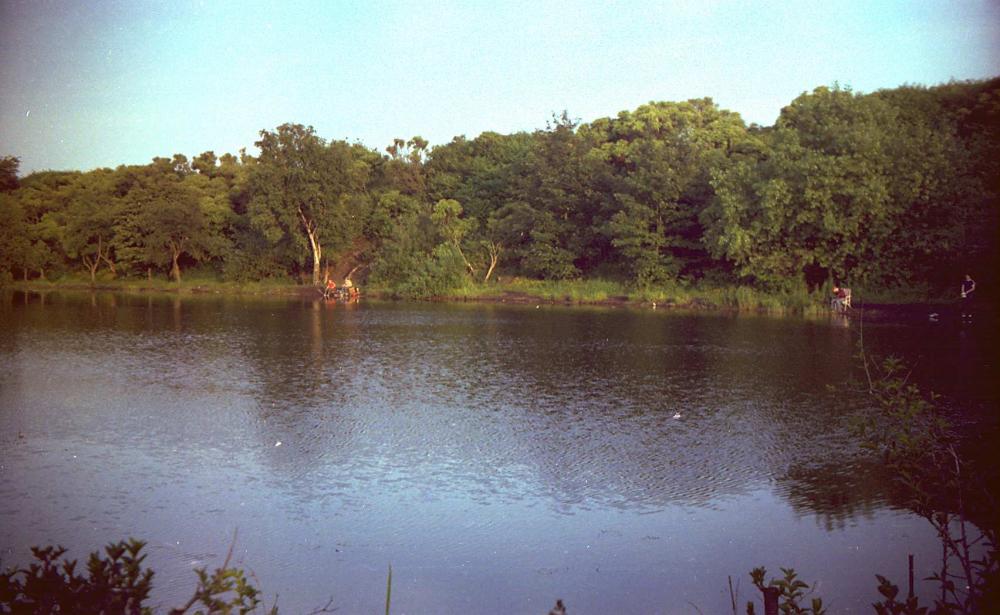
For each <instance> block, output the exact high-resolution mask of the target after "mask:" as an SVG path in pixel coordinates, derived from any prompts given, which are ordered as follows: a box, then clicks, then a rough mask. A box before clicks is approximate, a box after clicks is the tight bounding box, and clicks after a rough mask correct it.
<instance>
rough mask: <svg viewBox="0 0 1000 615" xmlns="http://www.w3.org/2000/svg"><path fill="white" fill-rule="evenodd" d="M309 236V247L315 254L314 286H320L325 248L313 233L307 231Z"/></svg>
mask: <svg viewBox="0 0 1000 615" xmlns="http://www.w3.org/2000/svg"><path fill="white" fill-rule="evenodd" d="M307 233H308V235H309V246H310V247H311V248H312V254H313V277H312V283H313V285H318V284H319V283H320V269H321V264H322V259H323V246H321V245H320V243H319V239H317V237H316V235H315V234H314V233H313V232H312V231H307Z"/></svg>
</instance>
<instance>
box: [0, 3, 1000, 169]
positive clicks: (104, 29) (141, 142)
mask: <svg viewBox="0 0 1000 615" xmlns="http://www.w3.org/2000/svg"><path fill="white" fill-rule="evenodd" d="M998 74H1000V1H998V0H898V1H897V0H857V1H855V0H843V1H838V0H821V1H815V2H814V1H811V0H785V1H777V0H776V1H757V2H750V1H746V2H743V1H736V0H732V1H729V0H726V1H723V0H719V1H713V0H691V1H687V0H676V1H666V0H663V1H660V2H596V1H591V2H587V1H577V2H556V1H547V0H534V1H527V2H515V1H506V2H505V1H502V0H480V1H468V2H446V1H440V0H431V1H426V0H424V1H413V2H404V1H402V0H399V1H387V2H377V1H371V0H368V1H359V2H352V1H347V0H342V1H338V0H328V1H321V2H294V1H286V0H276V1H267V2H252V1H249V0H236V1H223V0H219V1H213V0H205V1H203V2H202V1H197V0H170V1H166V0H164V1H145V0H127V1H115V0H25V1H22V0H0V155H15V156H18V157H20V158H21V161H22V163H21V171H22V174H23V173H26V172H31V171H35V170H42V169H79V170H89V169H93V168H96V167H101V166H112V167H113V166H117V165H118V164H142V163H146V162H148V161H149V160H150V159H152V158H153V157H154V156H171V155H172V154H174V153H183V154H186V155H188V156H194V155H197V154H198V153H200V152H203V151H205V150H210V149H211V150H214V151H215V152H216V154H222V153H224V152H232V153H236V152H237V151H238V150H239V148H241V147H247V148H248V150H249V151H253V142H254V141H255V140H257V138H258V133H259V131H260V130H262V129H273V128H275V127H276V126H278V125H280V124H282V123H284V122H295V123H300V124H306V125H312V126H314V127H315V128H316V131H317V133H318V134H319V135H320V136H322V137H324V138H327V139H347V140H349V141H360V142H362V143H364V144H365V145H367V146H369V147H373V148H378V149H382V148H384V147H385V146H386V145H388V144H389V143H390V142H391V140H392V139H393V137H404V138H408V137H411V136H413V135H421V136H423V137H424V138H426V139H429V140H430V142H431V144H432V145H434V144H440V143H445V142H447V141H450V140H451V139H452V137H455V136H457V135H466V136H468V137H470V138H471V137H475V136H476V135H478V134H479V133H481V132H483V131H487V130H493V131H497V132H501V133H510V132H516V131H520V130H527V131H530V130H535V129H539V128H544V127H545V123H546V121H547V120H548V119H549V118H550V117H551V115H552V114H553V113H559V112H561V111H562V110H564V109H565V110H567V111H568V112H569V114H570V116H571V117H574V118H579V119H580V120H582V121H584V122H589V121H592V120H594V119H596V118H599V117H607V116H613V115H615V114H617V113H618V112H619V111H622V110H626V109H634V108H636V107H638V106H639V105H641V104H644V103H646V102H649V101H652V100H668V101H676V100H686V99H689V98H700V97H703V96H709V97H712V98H713V99H714V100H715V101H716V102H717V103H718V104H719V105H720V106H721V107H723V108H726V109H730V110H732V111H736V112H738V113H740V114H741V115H742V116H743V118H744V119H745V120H746V121H747V122H748V123H749V122H756V123H758V124H764V125H770V124H772V123H774V121H775V119H776V118H777V117H778V113H779V112H780V110H781V108H782V107H783V106H784V105H787V104H788V103H789V102H791V101H792V100H793V99H794V98H795V97H796V96H798V95H799V94H801V93H802V92H805V91H809V90H812V89H813V88H815V87H817V86H820V85H830V84H832V83H834V82H835V81H836V82H839V83H840V84H842V85H846V86H850V87H852V88H853V89H854V90H856V91H861V92H871V91H874V90H877V89H880V88H891V87H896V86H899V85H902V84H904V83H908V84H923V85H934V84H938V83H943V82H947V81H948V80H950V79H958V80H965V79H982V78H987V77H992V76H996V75H998Z"/></svg>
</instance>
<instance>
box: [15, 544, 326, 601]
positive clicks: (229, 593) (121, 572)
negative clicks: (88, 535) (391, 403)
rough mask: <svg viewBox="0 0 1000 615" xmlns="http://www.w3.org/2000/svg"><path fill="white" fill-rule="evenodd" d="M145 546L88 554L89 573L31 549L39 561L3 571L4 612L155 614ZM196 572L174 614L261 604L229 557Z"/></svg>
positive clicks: (49, 551) (60, 551)
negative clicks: (193, 583) (145, 566)
mask: <svg viewBox="0 0 1000 615" xmlns="http://www.w3.org/2000/svg"><path fill="white" fill-rule="evenodd" d="M145 545H146V543H144V542H143V541H141V540H134V539H130V540H128V541H121V542H117V543H112V544H109V545H108V546H106V547H105V548H104V555H101V554H99V553H96V552H95V553H91V554H90V557H89V558H88V559H87V569H86V572H85V573H83V572H78V571H77V562H76V560H69V559H63V560H61V561H60V558H61V557H62V556H63V555H64V554H65V553H66V549H64V548H62V547H51V546H50V547H44V548H39V547H33V548H32V549H31V551H32V553H33V554H34V556H35V559H36V560H37V562H35V563H32V564H30V565H29V566H28V567H27V568H21V569H12V570H7V571H4V572H2V573H0V613H14V614H19V613H37V614H39V615H41V614H48V613H104V614H106V615H116V614H121V615H140V614H143V615H144V614H149V613H152V612H153V610H152V609H151V608H150V607H149V606H147V605H145V604H144V603H145V602H146V600H147V599H148V598H149V593H150V591H151V590H152V587H153V571H152V570H149V569H143V561H144V560H145V559H146V555H145V554H144V553H142V549H143V547H145ZM231 555H232V553H230V556H231ZM195 573H196V574H197V576H198V586H197V588H196V589H195V591H194V594H193V595H192V596H191V599H190V600H188V602H187V604H185V605H183V606H181V607H178V608H175V609H171V610H170V611H169V612H170V615H183V614H184V613H187V612H189V611H191V609H195V611H194V612H196V613H206V614H207V613H214V614H220V615H221V614H227V615H228V614H232V613H240V614H244V613H250V612H252V611H255V610H256V609H257V607H258V606H260V592H259V591H258V590H257V588H255V587H254V586H253V585H252V584H250V583H249V582H248V581H247V578H246V575H245V574H244V572H243V571H242V570H240V569H238V568H231V567H230V566H229V558H228V557H227V558H226V562H225V563H224V564H223V566H222V567H221V568H217V569H216V570H215V571H214V572H212V573H209V572H208V571H207V570H206V569H204V568H200V569H197V570H195ZM277 612H278V609H277V607H273V608H272V609H270V610H269V611H268V613H269V614H270V615H275V614H276V613H277ZM322 612H325V609H324V610H323V611H322Z"/></svg>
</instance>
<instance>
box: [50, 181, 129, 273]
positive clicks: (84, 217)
mask: <svg viewBox="0 0 1000 615" xmlns="http://www.w3.org/2000/svg"><path fill="white" fill-rule="evenodd" d="M114 188H115V185H114V173H113V172H112V171H109V170H107V169H101V170H98V171H92V172H90V173H87V174H84V175H81V176H80V177H79V178H78V179H77V181H75V182H74V183H73V184H72V185H71V186H70V187H69V191H70V198H69V202H68V204H67V206H66V210H65V211H64V212H63V214H62V219H63V221H64V223H65V226H64V228H63V231H62V233H61V235H62V242H63V247H64V249H65V250H66V255H67V256H69V257H70V258H79V259H80V261H81V262H82V263H83V265H84V267H85V268H86V269H87V271H88V272H89V273H90V281H91V283H93V282H95V281H96V279H97V270H98V268H99V267H100V266H101V265H102V264H104V265H105V266H107V268H108V270H109V271H110V272H111V274H112V275H114V274H116V273H117V270H116V267H115V259H114V252H113V245H114V230H115V220H116V218H117V216H118V201H117V199H116V198H115V195H114Z"/></svg>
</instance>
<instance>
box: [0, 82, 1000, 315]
mask: <svg viewBox="0 0 1000 615" xmlns="http://www.w3.org/2000/svg"><path fill="white" fill-rule="evenodd" d="M998 127H1000V78H993V79H990V80H984V81H967V82H953V83H949V84H945V85H939V86H934V87H923V86H903V87H899V88H895V89H890V90H880V91H877V92H874V93H871V94H858V93H855V92H853V91H851V90H850V89H848V88H842V87H840V86H838V85H836V84H835V85H834V86H832V87H819V88H816V89H815V90H813V91H812V92H810V93H804V94H802V95H801V96H799V97H798V98H796V99H795V100H794V101H792V102H791V103H790V104H789V105H788V106H787V107H785V108H784V109H783V110H782V112H781V115H780V117H779V118H778V120H777V121H776V122H775V124H774V126H770V127H761V126H757V125H750V126H747V125H746V124H745V122H744V121H743V120H742V119H741V118H740V116H739V114H737V113H734V112H731V111H727V110H724V109H720V108H719V107H718V105H716V104H715V103H714V102H713V101H712V100H711V99H709V98H702V99H693V100H688V101H685V102H651V103H649V104H645V105H642V106H640V107H638V108H637V109H635V110H634V111H622V112H620V113H619V114H618V115H617V116H615V117H608V118H600V119H597V120H594V121H593V122H590V123H588V124H581V123H579V122H578V121H575V120H573V119H571V118H570V117H569V115H568V114H567V113H565V112H564V113H563V114H562V115H560V116H556V117H553V118H552V121H551V122H549V123H548V125H547V126H546V128H545V129H544V130H537V131H534V132H530V133H529V132H518V133H514V134H509V135H503V134H499V133H495V132H484V133H482V134H480V135H479V136H477V137H476V138H474V139H467V138H466V137H464V136H462V137H455V138H454V139H453V140H452V141H451V142H449V143H446V144H443V145H439V146H436V147H433V148H429V146H428V142H427V141H426V140H424V139H421V138H420V137H413V138H412V139H408V140H404V139H396V140H394V142H393V143H392V144H391V145H389V146H388V147H387V148H386V149H385V152H384V153H380V152H378V151H375V150H372V149H368V148H366V147H365V146H363V145H361V144H358V143H353V144H352V143H347V142H346V141H341V140H333V141H327V140H325V139H323V138H321V137H320V136H318V135H317V134H316V133H315V131H314V130H313V129H312V128H311V127H306V126H302V125H299V124H284V125H282V126H279V127H277V128H276V129H274V130H263V131H261V132H260V140H258V141H257V142H256V143H255V145H256V146H257V147H258V149H259V151H260V153H259V155H257V156H251V155H248V154H247V153H246V152H245V150H244V151H241V152H240V154H239V156H234V155H232V154H224V155H222V156H219V157H217V156H216V155H215V154H214V152H211V151H208V152H204V153H202V154H199V155H198V156H196V157H194V158H193V159H188V158H187V157H186V156H185V155H183V154H175V155H173V156H172V157H171V158H165V157H157V158H154V159H153V160H152V162H150V163H149V164H146V165H129V166H125V165H123V166H119V167H118V168H116V169H113V170H112V169H96V170H93V171H89V172H79V171H42V172H36V173H32V174H30V175H28V176H26V177H23V178H20V177H18V162H19V161H18V159H17V158H15V157H13V156H7V157H4V158H0V278H3V279H8V280H9V279H11V278H14V277H20V278H22V279H32V278H42V279H46V278H47V277H52V276H60V275H64V274H66V273H69V272H79V271H83V272H86V274H87V275H88V276H89V278H90V280H91V281H92V282H96V281H97V280H98V279H99V278H100V279H106V278H110V277H137V276H149V277H152V276H153V275H158V276H162V275H168V276H169V277H170V278H172V279H174V280H176V281H180V280H181V279H182V276H183V272H184V271H187V270H190V269H192V268H196V269H198V270H199V271H201V272H203V273H204V272H206V271H208V272H211V273H212V274H213V275H216V276H218V277H220V278H222V279H226V280H234V281H249V280H263V279H268V278H287V277H293V278H296V279H298V280H300V281H303V282H311V283H313V284H318V283H320V282H321V281H322V279H323V278H325V277H326V276H329V275H331V274H333V275H340V276H343V275H344V274H345V272H346V271H348V270H354V269H358V271H359V275H360V276H362V277H366V278H368V280H370V281H371V282H374V283H377V284H379V285H381V286H384V287H386V288H389V289H391V290H393V291H394V292H396V293H397V294H399V295H402V296H428V295H433V294H436V293H440V292H443V291H445V290H447V289H448V288H453V287H456V286H459V285H461V284H463V283H465V282H466V281H468V280H470V279H471V280H474V281H477V282H488V281H490V280H492V279H495V276H496V275H497V274H498V272H503V273H504V274H508V275H518V276H529V277H534V278H540V279H572V278H581V277H583V278H586V277H607V278H615V279H622V280H628V281H630V282H631V283H634V284H635V285H636V286H638V287H650V286H656V285H660V284H668V283H677V282H680V283H691V282H703V283H710V284H747V285H751V286H755V287H758V288H763V289H772V290H775V289H776V290H786V289H792V288H802V287H803V286H805V287H808V288H814V287H817V286H820V285H823V284H825V283H827V282H828V281H833V282H836V283H846V284H862V285H867V286H869V287H871V286H875V285H879V286H884V287H890V288H899V287H908V286H913V285H919V286H921V287H928V288H944V287H947V286H949V285H953V284H954V283H957V282H955V280H957V279H959V276H960V275H961V274H963V273H966V272H970V273H973V274H976V273H977V272H983V273H984V274H985V273H986V272H987V271H990V272H992V269H991V268H992V266H993V264H994V263H995V262H996V255H997V250H998V237H1000V233H998V229H1000V222H998V221H1000V216H998V212H1000V138H998V137H1000V135H998Z"/></svg>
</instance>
